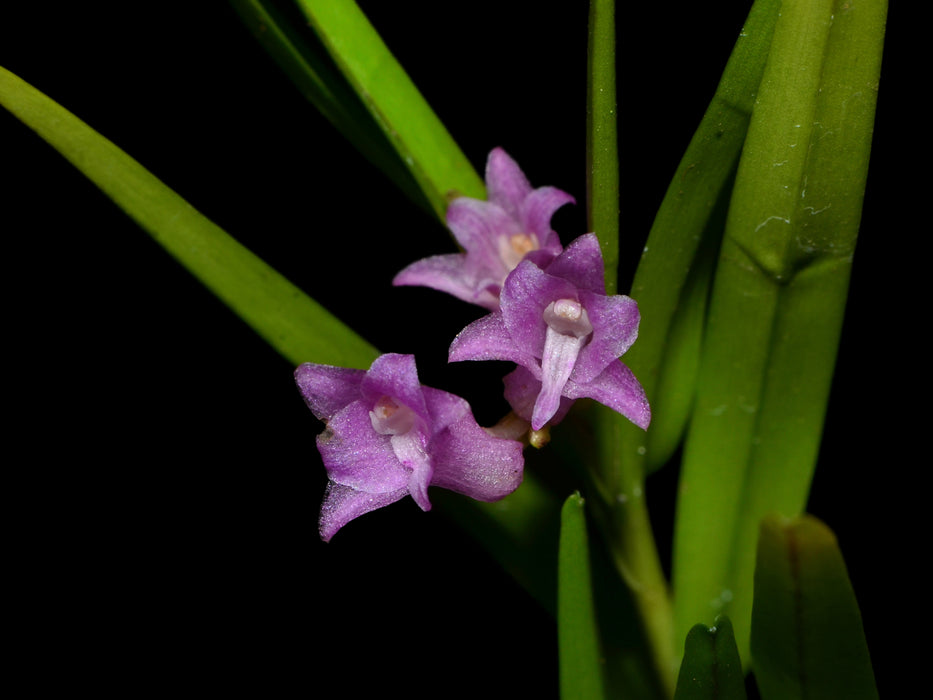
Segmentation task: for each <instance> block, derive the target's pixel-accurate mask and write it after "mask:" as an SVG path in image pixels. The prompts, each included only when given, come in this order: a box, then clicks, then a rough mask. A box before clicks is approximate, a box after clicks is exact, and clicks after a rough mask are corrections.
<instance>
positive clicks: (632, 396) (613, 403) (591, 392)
mask: <svg viewBox="0 0 933 700" xmlns="http://www.w3.org/2000/svg"><path fill="white" fill-rule="evenodd" d="M564 396H567V397H568V398H571V399H582V398H590V399H593V400H595V401H598V402H599V403H601V404H603V405H605V406H608V407H609V408H611V409H612V410H614V411H616V412H618V413H621V414H622V415H623V416H625V417H626V418H628V419H629V420H630V421H632V422H633V423H634V424H635V425H637V426H638V427H639V428H642V429H644V430H647V428H648V424H649V423H650V422H651V407H650V406H649V405H648V399H647V397H646V396H645V390H644V389H643V388H642V386H641V384H640V383H639V382H638V379H636V378H635V375H634V374H633V373H632V370H630V369H629V368H628V367H627V366H625V364H623V363H622V362H621V361H616V362H610V363H609V366H607V367H606V369H605V370H603V372H602V373H601V374H600V375H599V376H597V377H595V378H593V379H592V380H590V381H588V382H586V383H577V382H575V381H573V380H572V379H571V380H570V381H568V382H567V384H566V386H565V387H564Z"/></svg>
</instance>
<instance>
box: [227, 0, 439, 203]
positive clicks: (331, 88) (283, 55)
mask: <svg viewBox="0 0 933 700" xmlns="http://www.w3.org/2000/svg"><path fill="white" fill-rule="evenodd" d="M231 5H232V6H233V8H234V10H235V11H236V12H237V14H238V15H239V16H240V19H241V20H242V22H243V24H244V25H245V26H246V27H247V28H248V29H249V30H250V32H251V33H252V34H253V36H254V37H255V38H256V40H257V41H258V42H259V43H260V45H262V46H263V47H264V48H265V49H266V51H267V53H268V54H269V55H270V56H271V57H272V59H273V60H274V61H275V62H276V64H277V65H278V66H279V67H280V68H281V70H282V72H283V73H285V75H286V76H288V78H289V79H290V80H291V81H292V83H293V84H294V85H295V87H296V88H297V89H298V90H299V91H300V93H301V94H302V95H304V97H305V98H306V99H307V100H308V101H309V102H310V103H311V104H312V105H314V106H315V107H316V108H317V110H318V111H319V112H320V113H321V114H322V115H323V116H324V117H325V118H326V119H327V120H328V121H329V122H330V123H331V124H333V126H334V127H335V128H336V129H337V130H338V131H339V132H340V133H341V134H343V136H344V137H345V138H346V139H347V141H349V142H350V143H351V144H352V145H353V146H354V147H355V148H356V149H357V150H358V151H359V152H360V153H362V154H363V156H364V157H366V158H367V159H368V160H369V161H370V162H371V163H373V165H375V166H376V167H377V168H379V169H380V170H381V171H382V172H383V173H384V174H385V175H386V177H387V178H388V179H389V180H390V181H391V182H392V183H394V184H395V185H396V186H397V187H398V188H399V189H400V190H401V191H402V192H403V193H404V194H405V195H406V196H407V197H408V198H409V199H410V200H412V201H413V202H414V203H416V204H418V205H419V206H421V207H423V208H425V209H428V210H429V209H430V207H429V205H428V203H427V200H426V199H425V196H424V193H423V192H422V191H421V188H420V186H419V185H418V183H417V182H415V180H414V178H413V177H412V174H411V171H410V170H409V169H408V168H407V167H406V166H405V164H404V163H403V162H402V161H401V159H400V158H399V154H398V152H397V151H396V149H395V148H394V147H393V146H392V144H391V143H390V142H389V140H388V139H387V138H386V135H385V133H384V132H383V130H382V129H381V128H380V126H379V125H378V124H377V123H376V122H375V121H374V120H373V117H372V115H371V114H370V113H369V111H368V110H367V109H366V108H365V107H364V105H363V103H362V101H361V100H360V99H359V97H358V96H357V94H356V93H355V92H354V91H353V89H352V88H351V87H350V85H349V83H348V82H347V81H346V79H345V78H344V77H343V75H342V74H341V73H340V71H339V70H338V69H337V67H336V65H335V64H334V62H333V60H332V59H331V58H330V55H329V54H328V53H327V50H326V49H325V48H324V45H323V44H322V43H321V42H320V40H319V39H318V38H317V36H316V35H315V34H314V32H312V31H311V30H310V29H308V28H307V27H304V26H302V27H295V26H292V25H291V24H290V23H289V21H288V20H287V19H285V18H284V17H282V16H281V15H280V13H279V12H278V11H277V9H276V8H275V6H274V3H272V2H269V0H231ZM432 214H433V212H432Z"/></svg>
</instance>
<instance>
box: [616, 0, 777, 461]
mask: <svg viewBox="0 0 933 700" xmlns="http://www.w3.org/2000/svg"><path fill="white" fill-rule="evenodd" d="M780 5H781V2H780V0H757V1H756V2H755V3H754V5H753V6H752V8H751V10H750V12H749V14H748V17H747V18H746V21H745V24H744V26H743V28H742V31H741V32H740V34H739V37H738V39H737V40H736V43H735V46H734V48H733V50H732V54H731V55H730V57H729V60H728V62H727V64H726V67H725V69H724V71H723V74H722V78H721V79H720V82H719V85H718V87H717V89H716V92H715V94H714V95H713V97H712V100H711V101H710V105H709V107H708V108H707V110H706V113H705V114H704V115H703V119H702V120H701V122H700V124H699V126H698V127H697V130H696V132H695V134H694V136H693V138H692V139H691V141H690V144H689V145H688V147H687V150H686V151H685V153H684V156H683V158H682V159H681V161H680V164H679V165H678V167H677V171H676V172H675V173H674V177H673V178H672V179H671V183H670V185H669V186H668V189H667V192H666V194H665V196H664V199H663V200H662V202H661V206H660V208H659V209H658V213H657V215H656V216H655V219H654V223H653V224H652V227H651V231H650V232H649V235H648V240H647V243H646V245H645V249H644V252H643V253H642V257H641V260H640V261H639V264H638V269H637V270H636V273H635V278H634V280H633V283H632V289H631V292H630V294H631V296H632V297H633V298H634V299H635V300H636V301H637V302H638V307H639V310H640V312H641V325H640V328H639V334H638V341H637V342H636V343H635V344H634V345H633V346H632V348H631V349H630V350H629V351H628V352H627V353H626V355H625V357H624V361H625V363H626V364H627V365H628V366H629V367H630V368H631V369H632V371H633V372H634V373H635V376H636V377H638V379H639V381H640V382H641V383H642V386H644V388H645V391H646V393H647V395H648V399H649V401H650V402H651V409H652V420H651V426H650V428H649V429H648V431H647V433H645V432H643V431H641V430H639V429H638V428H635V427H634V426H631V425H624V424H623V425H622V427H621V428H620V429H621V430H622V433H623V438H624V445H623V447H622V449H623V454H624V457H625V459H626V460H628V461H630V462H634V463H636V464H638V465H641V468H642V469H644V471H645V472H646V473H648V472H651V471H654V470H656V469H658V468H659V467H661V466H663V465H664V464H666V463H667V461H668V460H669V459H670V457H671V455H672V454H673V452H674V451H675V449H676V448H677V447H678V445H679V444H680V442H681V440H682V438H683V434H684V430H685V427H686V423H687V420H688V417H689V415H690V410H691V407H692V405H693V397H694V387H695V383H696V374H697V371H698V366H699V353H700V344H701V339H702V333H703V325H704V321H705V310H706V299H707V295H708V287H709V284H710V280H711V277H712V271H713V269H714V266H715V261H716V253H717V251H718V248H719V243H720V240H721V238H722V234H723V228H724V225H725V224H724V220H725V214H724V212H725V208H726V203H727V201H728V197H729V194H730V192H731V186H732V182H733V178H734V176H735V170H736V167H737V164H738V159H739V154H740V153H741V150H742V144H743V143H744V142H745V135H746V132H747V130H748V124H749V120H750V119H751V113H752V106H753V105H754V101H755V94H756V92H757V91H758V84H759V82H760V81H761V76H762V74H763V72H764V66H765V61H766V59H767V56H768V50H769V47H770V45H771V35H772V33H773V31H774V24H775V22H776V20H777V15H778V10H779V9H780Z"/></svg>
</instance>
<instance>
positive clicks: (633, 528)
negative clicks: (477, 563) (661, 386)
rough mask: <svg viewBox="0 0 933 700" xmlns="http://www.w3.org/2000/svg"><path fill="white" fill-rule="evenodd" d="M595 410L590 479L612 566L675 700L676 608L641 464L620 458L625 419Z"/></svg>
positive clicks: (660, 676)
mask: <svg viewBox="0 0 933 700" xmlns="http://www.w3.org/2000/svg"><path fill="white" fill-rule="evenodd" d="M592 409H593V410H592V412H591V414H590V420H591V421H592V425H593V429H594V430H595V431H596V433H597V435H596V441H595V444H596V446H597V450H598V455H599V457H598V459H599V461H598V463H597V464H598V466H599V472H600V473H593V474H591V477H592V478H593V479H594V481H593V484H592V485H593V487H594V488H595V490H596V491H597V492H598V494H599V496H600V498H599V499H598V502H599V506H600V507H599V508H596V509H594V510H595V511H596V515H597V517H598V518H599V519H600V521H601V522H600V524H601V526H602V530H603V532H604V534H605V537H606V541H607V546H608V548H609V551H610V554H611V557H612V561H613V563H614V565H615V567H616V569H617V570H618V572H619V575H620V576H621V578H622V580H623V581H624V582H625V584H626V586H627V587H628V589H629V592H630V593H631V596H632V599H633V601H634V603H635V608H636V610H637V613H638V615H639V618H640V620H641V623H642V628H643V633H644V636H645V640H646V642H647V647H648V652H649V654H650V656H651V659H652V662H653V665H654V672H655V674H656V676H657V680H658V682H659V685H660V686H661V688H662V689H663V691H664V692H665V694H666V695H667V696H668V697H672V696H673V693H674V686H675V683H676V674H677V666H678V663H679V659H678V655H677V653H676V649H675V645H674V620H673V603H672V600H671V595H670V587H669V585H668V581H667V577H666V576H665V574H664V569H663V567H662V565H661V557H660V555H659V553H658V549H657V545H656V543H655V538H654V531H653V530H652V527H651V519H650V517H649V513H648V504H647V501H646V499H645V478H644V473H643V470H642V463H641V462H640V461H637V460H630V459H622V458H621V456H622V455H623V452H622V450H621V445H620V442H621V437H622V436H621V431H620V428H621V427H622V424H623V421H625V419H624V418H622V417H621V416H619V415H618V414H617V413H615V412H613V411H612V410H610V409H608V408H605V407H604V406H601V405H594V406H593V407H592Z"/></svg>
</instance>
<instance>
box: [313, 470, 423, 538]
mask: <svg viewBox="0 0 933 700" xmlns="http://www.w3.org/2000/svg"><path fill="white" fill-rule="evenodd" d="M407 495H408V489H407V488H402V489H398V490H396V491H390V492H387V493H379V494H373V493H367V492H365V491H357V490H356V489H354V488H352V487H350V486H344V485H342V484H337V483H335V482H333V481H331V482H329V483H328V484H327V490H326V491H325V492H324V503H323V504H322V505H321V515H320V519H319V520H318V531H319V532H320V535H321V539H322V540H324V541H325V542H330V540H331V538H332V537H333V536H334V535H335V534H337V531H338V530H339V529H340V528H342V527H343V526H344V525H346V524H347V523H348V522H350V521H351V520H353V519H354V518H358V517H359V516H361V515H364V514H365V513H369V512H370V511H373V510H376V509H377V508H382V507H383V506H387V505H390V504H392V503H395V502H396V501H398V500H401V499H402V498H404V497H405V496H407Z"/></svg>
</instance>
